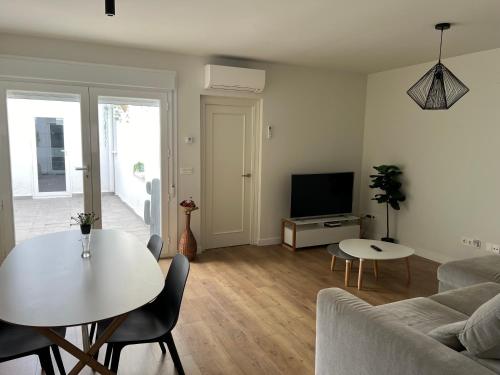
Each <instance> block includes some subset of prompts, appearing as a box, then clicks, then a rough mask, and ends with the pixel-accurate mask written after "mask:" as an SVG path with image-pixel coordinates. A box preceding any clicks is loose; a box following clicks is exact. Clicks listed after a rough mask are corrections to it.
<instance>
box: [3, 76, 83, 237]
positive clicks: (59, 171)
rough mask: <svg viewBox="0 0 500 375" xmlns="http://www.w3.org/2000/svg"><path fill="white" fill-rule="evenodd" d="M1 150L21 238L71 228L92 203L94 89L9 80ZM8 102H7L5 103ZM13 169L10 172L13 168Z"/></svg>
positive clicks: (14, 228)
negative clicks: (90, 167) (90, 96)
mask: <svg viewBox="0 0 500 375" xmlns="http://www.w3.org/2000/svg"><path fill="white" fill-rule="evenodd" d="M0 87H1V88H2V96H3V98H4V99H5V102H4V103H5V106H6V107H5V110H4V118H3V121H2V124H1V126H2V127H4V132H5V133H7V134H8V137H6V138H7V139H6V140H7V141H8V147H6V148H5V149H4V150H3V152H2V155H0V156H1V159H2V160H1V163H2V170H3V171H5V172H6V173H4V177H6V176H7V175H9V176H8V177H9V178H7V179H6V180H8V181H9V182H10V184H9V185H10V186H8V188H9V189H8V190H9V195H10V197H9V198H10V199H2V201H3V208H4V210H5V211H8V214H9V215H8V216H10V217H11V218H12V223H11V225H7V227H8V228H9V227H10V228H11V232H13V233H5V235H6V237H8V238H11V242H13V241H15V243H19V242H21V241H24V240H26V239H29V238H32V237H34V236H37V235H41V234H46V233H52V232H57V231H61V230H67V229H69V227H70V220H71V216H72V215H74V214H75V213H76V212H82V211H86V210H91V209H92V197H91V195H90V191H91V179H90V174H89V173H87V172H88V171H87V170H86V168H87V167H86V166H88V165H90V143H89V136H90V128H89V120H88V111H89V102H88V89H87V88H85V87H68V86H52V85H38V84H27V83H12V82H4V83H2V84H1V86H0ZM2 104H3V103H2ZM9 170H10V173H7V172H8V171H9Z"/></svg>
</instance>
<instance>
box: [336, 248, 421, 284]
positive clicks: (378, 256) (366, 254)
mask: <svg viewBox="0 0 500 375" xmlns="http://www.w3.org/2000/svg"><path fill="white" fill-rule="evenodd" d="M371 245H374V246H377V247H379V248H380V249H381V250H382V251H377V250H375V249H373V248H372V247H371ZM339 247H340V249H341V250H342V251H343V252H345V253H347V254H349V255H351V256H353V257H356V258H359V273H358V290H360V289H361V287H362V286H363V263H364V261H365V260H373V261H375V262H374V265H375V277H378V266H377V261H379V260H391V259H403V258H405V260H406V269H407V271H408V284H409V283H410V260H409V257H410V256H411V255H413V254H414V253H415V250H413V249H412V248H409V247H407V246H404V245H400V244H395V243H391V242H383V241H375V240H363V239H351V240H344V241H342V242H340V244H339Z"/></svg>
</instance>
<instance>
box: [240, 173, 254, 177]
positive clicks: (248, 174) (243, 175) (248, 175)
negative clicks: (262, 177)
mask: <svg viewBox="0 0 500 375" xmlns="http://www.w3.org/2000/svg"><path fill="white" fill-rule="evenodd" d="M241 177H252V174H251V173H246V174H242V175H241Z"/></svg>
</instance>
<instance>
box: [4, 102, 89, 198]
mask: <svg viewBox="0 0 500 375" xmlns="http://www.w3.org/2000/svg"><path fill="white" fill-rule="evenodd" d="M7 103H8V116H9V144H10V151H11V165H12V180H13V194H14V196H15V197H18V196H32V195H33V193H34V181H33V179H34V176H33V173H34V168H36V136H35V117H57V118H62V119H63V121H64V150H65V152H66V158H67V160H66V167H67V169H66V173H69V185H70V186H67V187H66V188H67V190H68V191H69V192H72V193H81V192H82V191H83V188H82V186H83V181H82V172H79V171H75V167H77V166H80V165H81V164H82V147H81V139H82V137H81V122H80V104H79V103H76V102H62V101H47V100H32V99H8V102H7Z"/></svg>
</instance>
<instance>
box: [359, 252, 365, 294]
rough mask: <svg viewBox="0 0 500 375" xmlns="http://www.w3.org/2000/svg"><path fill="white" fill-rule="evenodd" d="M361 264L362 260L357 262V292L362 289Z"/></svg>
mask: <svg viewBox="0 0 500 375" xmlns="http://www.w3.org/2000/svg"><path fill="white" fill-rule="evenodd" d="M363 263H364V260H363V259H360V260H359V270H358V290H361V288H362V287H363Z"/></svg>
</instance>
